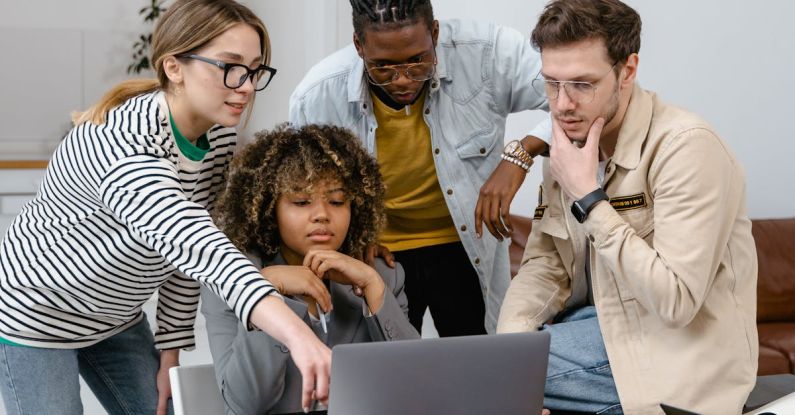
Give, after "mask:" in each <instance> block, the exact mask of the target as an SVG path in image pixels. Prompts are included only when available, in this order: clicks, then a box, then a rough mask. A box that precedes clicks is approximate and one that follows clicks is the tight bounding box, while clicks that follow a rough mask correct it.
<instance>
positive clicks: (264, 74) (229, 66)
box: [177, 55, 276, 91]
mask: <svg viewBox="0 0 795 415" xmlns="http://www.w3.org/2000/svg"><path fill="white" fill-rule="evenodd" d="M177 57H178V58H189V59H196V60H199V61H202V62H207V63H209V64H211V65H215V66H217V67H219V68H221V69H223V70H224V86H226V87H227V88H229V89H237V88H240V87H241V86H243V84H245V83H246V81H248V80H249V79H251V83H253V84H254V90H255V91H262V90H263V89H265V88H266V87H267V86H268V84H270V83H271V80H272V79H273V76H274V75H276V69H275V68H271V67H270V66H268V65H260V66H258V67H257V68H254V69H251V68H249V67H248V66H246V65H241V64H239V63H226V62H222V61H219V60H215V59H210V58H205V57H204V56H199V55H179V56H177Z"/></svg>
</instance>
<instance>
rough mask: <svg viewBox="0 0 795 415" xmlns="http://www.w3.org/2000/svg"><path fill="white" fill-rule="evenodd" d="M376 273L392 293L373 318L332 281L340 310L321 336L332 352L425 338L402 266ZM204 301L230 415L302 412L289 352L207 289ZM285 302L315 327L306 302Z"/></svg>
mask: <svg viewBox="0 0 795 415" xmlns="http://www.w3.org/2000/svg"><path fill="white" fill-rule="evenodd" d="M257 262H258V261H255V265H258V264H257ZM280 264H284V260H283V259H282V258H281V256H277V257H276V258H274V260H273V261H271V262H270V263H267V264H264V265H263V266H268V265H280ZM375 268H376V271H378V273H379V274H380V275H381V278H383V280H384V283H385V285H386V290H385V293H384V304H383V306H382V307H381V310H379V312H378V313H376V314H375V315H373V316H370V317H367V316H366V314H369V313H367V312H366V310H367V308H366V305H365V304H364V299H363V298H361V297H357V296H356V295H354V294H353V291H352V290H351V287H350V286H347V285H341V284H337V283H335V282H331V287H330V293H331V301H332V303H333V305H334V310H333V311H332V313H331V314H330V319H331V320H330V321H329V325H328V334H327V335H325V334H323V332H322V331H321V332H320V333H319V334H318V337H319V338H320V339H321V340H322V341H323V342H324V343H326V345H328V346H329V347H333V346H334V345H337V344H345V343H359V342H371V341H384V340H401V339H417V338H419V337H420V336H419V334H418V333H417V331H416V330H415V329H414V327H413V326H412V325H411V323H409V320H408V317H407V315H408V301H407V300H406V294H405V293H404V291H403V284H404V275H403V268H402V267H401V266H400V264H398V265H397V267H396V268H394V269H393V268H389V267H388V266H387V265H386V263H384V262H383V261H382V260H381V259H377V261H376V267H375ZM201 300H202V306H201V311H202V314H204V318H205V319H206V321H207V335H208V337H209V341H210V351H211V353H212V356H213V362H214V365H215V377H216V381H217V382H218V387H219V388H220V390H221V395H222V396H223V399H224V402H225V403H226V405H225V406H226V413H227V414H235V415H248V414H252V415H254V414H256V415H261V414H265V413H284V412H302V409H301V373H300V372H299V371H298V368H297V367H296V366H295V364H294V363H293V361H292V360H291V359H290V351H289V350H288V349H287V347H285V346H284V345H283V344H282V343H280V342H278V341H277V340H276V339H274V338H273V337H271V336H269V335H268V334H266V333H265V332H262V331H258V330H255V331H246V329H245V327H244V326H243V324H242V323H241V322H240V320H238V319H237V317H236V315H235V313H234V312H233V311H232V310H231V309H230V308H229V306H228V305H227V304H226V302H224V301H223V300H222V299H221V298H220V297H218V296H217V295H215V294H214V293H213V292H212V291H210V290H209V289H207V288H205V287H203V286H202V288H201ZM284 301H285V303H286V304H287V305H288V306H289V307H290V308H291V309H292V310H293V311H294V312H295V313H296V314H297V315H298V316H299V317H301V318H302V319H303V320H304V321H305V322H306V323H307V324H308V325H309V326H310V327H312V324H311V323H310V319H309V314H308V313H307V306H306V304H305V303H304V302H303V301H301V300H296V299H292V298H289V297H285V299H284ZM316 333H317V331H316Z"/></svg>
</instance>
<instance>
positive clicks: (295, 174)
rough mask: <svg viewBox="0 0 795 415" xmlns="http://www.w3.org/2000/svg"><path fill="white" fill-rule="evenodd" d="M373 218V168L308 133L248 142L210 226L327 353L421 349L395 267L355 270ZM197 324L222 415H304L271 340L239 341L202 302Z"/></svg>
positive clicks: (281, 132) (344, 136)
mask: <svg viewBox="0 0 795 415" xmlns="http://www.w3.org/2000/svg"><path fill="white" fill-rule="evenodd" d="M383 209H384V185H383V183H382V181H381V176H380V174H379V172H378V166H377V164H376V161H375V160H374V159H373V158H372V157H370V156H369V155H368V154H367V152H366V151H365V150H364V148H362V147H361V145H360V144H359V142H358V140H356V139H354V137H353V136H352V135H351V133H350V132H349V131H348V130H345V129H342V128H339V127H332V126H317V125H308V126H305V127H302V128H300V129H296V128H290V127H281V128H278V129H276V130H274V131H272V132H262V133H259V134H257V136H256V139H255V141H254V142H253V143H252V144H250V145H249V146H248V147H246V148H245V149H243V151H242V152H241V153H240V154H238V155H237V156H236V157H235V160H234V161H233V164H232V170H231V172H230V176H229V184H228V187H227V189H226V191H225V193H224V194H223V195H222V196H221V198H220V200H219V204H218V207H217V210H216V216H217V217H216V219H217V223H218V225H219V226H220V227H221V228H222V229H223V230H224V231H225V233H226V234H227V235H228V236H229V238H230V240H232V242H233V243H234V244H235V245H236V246H237V247H238V248H239V249H240V250H241V251H244V252H247V253H248V254H249V257H250V258H251V259H252V260H253V261H254V263H255V264H258V265H261V266H263V267H264V268H263V270H262V274H263V275H264V276H265V278H267V279H268V280H269V281H270V282H271V284H273V285H274V286H276V287H277V288H278V290H279V292H281V293H282V294H284V295H285V296H286V298H285V301H286V302H287V305H288V306H290V308H291V309H292V310H293V311H294V312H295V313H296V314H297V315H298V316H299V317H301V318H302V319H303V320H304V321H305V322H306V324H307V325H308V326H309V327H310V328H311V329H312V330H313V331H314V332H315V334H316V335H317V337H318V338H319V339H320V340H321V341H323V342H324V343H325V344H326V345H328V346H329V347H332V346H334V345H336V344H341V343H358V342H370V341H383V340H397V339H407V338H418V337H419V335H418V334H417V331H416V330H415V329H414V327H413V326H412V325H411V324H410V323H409V321H408V317H407V315H408V314H407V313H408V303H407V300H406V296H405V293H404V292H403V282H404V276H403V269H402V268H401V267H400V265H399V264H397V266H396V267H395V268H391V267H388V266H387V265H386V264H385V263H384V262H383V261H381V260H380V259H378V260H376V263H375V269H373V268H372V267H370V266H369V265H367V264H365V263H364V262H362V259H363V256H364V252H365V249H366V248H367V247H368V246H371V245H373V244H375V243H376V240H377V237H378V234H379V232H380V230H381V229H382V228H383V225H384V213H383ZM202 313H203V314H204V316H205V318H206V320H207V332H208V336H209V339H210V349H211V352H212V355H213V360H214V362H215V372H216V378H217V381H218V385H219V387H220V389H221V392H222V395H223V398H224V401H225V402H226V406H227V410H228V411H230V412H232V413H235V414H262V413H282V412H297V411H300V410H302V409H304V408H302V407H301V406H300V403H301V399H300V398H301V377H300V373H299V372H298V370H297V369H296V367H295V365H294V364H292V363H291V362H290V360H289V358H288V356H289V355H288V350H287V349H286V348H285V347H284V346H283V345H282V344H281V343H280V342H279V341H278V340H277V339H275V338H273V337H271V336H270V335H268V334H266V333H263V332H251V331H248V330H246V328H245V327H244V326H243V325H242V324H241V323H240V321H239V320H237V319H236V318H235V315H234V312H233V311H232V310H231V309H230V308H229V307H228V305H227V304H226V303H225V302H223V301H222V300H220V299H219V298H218V297H217V296H215V295H213V294H212V293H211V292H210V291H209V290H203V291H202ZM363 323H364V324H363Z"/></svg>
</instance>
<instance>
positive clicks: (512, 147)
mask: <svg viewBox="0 0 795 415" xmlns="http://www.w3.org/2000/svg"><path fill="white" fill-rule="evenodd" d="M518 147H519V142H518V141H516V140H514V141H511V142H509V143H508V144H507V145H506V146H505V154H513V153H514V152H515V151H516V149H517V148H518Z"/></svg>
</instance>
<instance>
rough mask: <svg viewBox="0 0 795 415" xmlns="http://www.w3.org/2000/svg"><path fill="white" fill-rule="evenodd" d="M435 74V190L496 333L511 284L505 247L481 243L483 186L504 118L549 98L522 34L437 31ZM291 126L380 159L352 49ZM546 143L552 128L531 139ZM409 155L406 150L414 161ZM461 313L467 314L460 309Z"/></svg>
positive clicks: (431, 93)
mask: <svg viewBox="0 0 795 415" xmlns="http://www.w3.org/2000/svg"><path fill="white" fill-rule="evenodd" d="M439 26H440V30H439V39H438V43H437V46H436V54H437V57H438V65H437V68H436V74H435V75H434V77H433V78H432V79H431V80H430V85H429V88H428V90H427V91H428V92H427V94H428V95H427V97H426V99H425V105H424V108H423V113H424V114H423V116H424V119H425V122H426V123H427V124H428V128H429V129H430V132H431V145H432V148H433V152H434V162H435V164H436V173H437V176H438V179H439V185H440V187H441V189H442V192H443V193H444V195H445V200H446V201H447V207H448V209H449V210H450V215H451V216H452V218H453V222H454V223H455V226H456V228H457V229H458V230H459V236H460V237H461V242H462V243H463V245H464V248H465V249H466V251H467V254H468V255H469V259H470V261H471V262H472V265H473V267H474V268H475V270H476V271H477V273H478V276H479V279H480V286H481V289H482V292H483V298H484V301H485V304H486V321H485V324H486V330H487V331H488V332H489V333H493V332H494V330H495V327H496V322H497V317H498V314H499V310H500V305H501V304H502V299H503V296H504V295H505V291H506V290H507V288H508V284H509V282H510V268H509V263H508V245H509V243H510V241H507V240H506V241H504V242H502V243H500V242H499V241H497V239H495V238H494V237H492V236H491V234H489V233H488V232H483V237H482V238H480V239H478V238H477V236H476V235H475V215H474V212H475V205H476V203H477V200H478V193H479V191H480V187H481V186H482V185H483V183H484V182H485V181H486V180H487V179H488V177H489V176H490V175H491V173H492V171H494V169H495V167H497V164H499V162H500V154H501V153H502V147H503V146H502V143H503V136H504V135H505V119H506V117H507V116H508V114H510V113H513V112H519V111H524V110H528V109H543V110H548V105H547V101H546V97H545V96H543V95H539V94H538V93H536V92H535V91H534V90H533V87H532V85H531V83H532V80H533V79H535V78H536V77H539V76H540V72H541V59H540V56H539V54H538V52H536V51H535V50H534V49H533V48H532V46H531V44H530V41H529V40H528V39H527V38H526V37H525V36H523V35H522V34H520V33H519V32H518V31H516V30H513V29H510V28H506V27H499V26H496V25H493V24H486V23H478V22H469V21H459V20H448V21H441V22H440V25H439ZM290 122H291V123H293V124H294V125H299V126H300V125H305V124H309V123H317V124H334V125H338V126H341V127H346V128H349V129H350V130H352V131H353V132H354V133H355V134H356V135H357V136H358V137H359V138H360V139H361V140H362V142H363V143H364V145H365V147H366V148H367V150H368V151H369V152H370V153H371V154H373V155H375V154H376V148H375V131H376V128H377V127H378V124H377V122H376V119H375V116H374V115H373V105H372V100H371V98H370V93H369V89H368V83H367V80H366V78H365V74H364V62H363V61H362V59H361V58H359V56H358V55H357V53H356V49H355V48H354V46H353V45H349V46H347V47H345V48H343V49H341V50H339V51H337V52H336V53H334V54H332V55H330V56H328V57H326V58H325V59H324V60H322V61H321V62H320V63H318V64H317V65H315V66H314V67H313V68H312V69H310V70H309V72H308V73H307V75H306V76H305V77H304V79H303V80H302V81H301V83H300V84H299V85H298V87H296V89H295V91H294V92H293V94H292V96H291V97H290ZM530 134H531V135H535V136H537V137H541V138H542V139H546V140H548V139H549V137H550V136H551V128H550V126H549V123H548V122H547V123H544V124H542V125H541V126H540V127H537V128H536V129H535V130H534V131H532V132H531V133H530ZM411 151H413V149H410V148H407V149H406V157H411ZM462 306H465V305H462Z"/></svg>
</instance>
